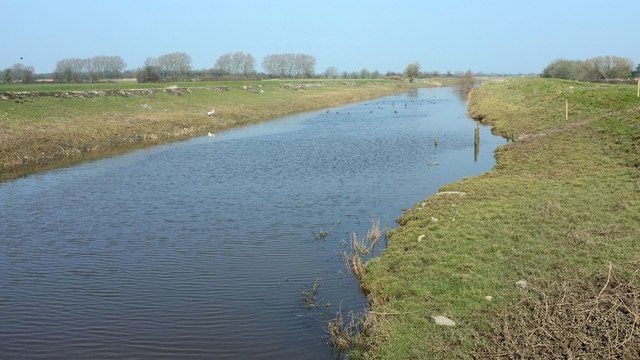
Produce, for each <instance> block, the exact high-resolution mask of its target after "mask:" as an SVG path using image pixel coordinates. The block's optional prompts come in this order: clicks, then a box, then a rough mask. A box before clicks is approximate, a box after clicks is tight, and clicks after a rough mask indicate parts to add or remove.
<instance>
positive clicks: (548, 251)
mask: <svg viewBox="0 0 640 360" xmlns="http://www.w3.org/2000/svg"><path fill="white" fill-rule="evenodd" d="M567 101H568V104H569V119H568V120H566V119H565V110H566V103H567ZM469 114H470V115H471V116H472V117H474V118H476V119H481V120H482V121H483V122H484V123H486V124H490V125H492V126H493V130H494V131H495V132H497V133H499V134H501V135H503V136H506V137H509V138H512V139H513V140H514V141H513V142H511V143H509V144H508V145H505V146H503V147H501V148H499V149H498V150H497V152H496V159H497V165H496V166H495V167H494V169H493V170H492V171H490V172H488V173H486V174H484V175H482V176H479V177H472V178H465V179H463V180H461V181H458V182H456V183H453V184H450V185H447V186H445V187H443V188H442V189H441V191H442V192H443V193H441V194H439V195H435V196H432V197H430V198H428V199H427V200H425V201H424V202H422V203H420V204H418V205H416V206H415V207H413V208H412V209H409V210H407V211H406V212H405V214H404V215H403V216H402V217H401V218H400V219H398V221H399V224H400V227H398V228H397V229H394V230H393V231H391V233H390V234H389V246H388V248H387V249H386V250H385V251H384V252H383V254H382V255H381V256H380V257H379V258H376V259H373V260H371V261H370V262H369V263H368V264H367V265H366V272H365V275H364V278H363V280H362V286H363V289H364V290H365V291H366V292H367V293H368V297H369V302H370V307H371V309H370V310H371V311H370V312H369V315H368V317H367V320H366V323H365V326H364V329H365V331H364V334H363V335H362V336H360V337H359V338H357V339H356V343H357V344H358V345H357V346H356V349H355V350H353V351H352V356H353V357H354V358H381V359H433V358H436V359H437V358H440V359H451V358H496V357H509V356H513V357H522V358H553V357H596V358H611V357H617V358H633V357H634V356H637V354H638V353H639V351H640V345H639V344H640V341H638V338H639V336H640V335H639V332H640V328H639V324H640V317H639V316H640V304H639V303H640V300H639V299H640V295H639V294H640V284H639V280H638V275H637V273H638V271H640V247H639V246H638V245H639V243H638V239H640V99H638V98H637V97H636V91H635V87H633V86H625V85H602V84H591V83H576V82H568V81H561V80H549V79H537V78H518V79H508V80H503V81H499V82H487V83H484V84H483V85H482V86H481V87H480V88H478V89H476V90H474V91H473V92H472V93H471V95H470V98H469ZM436 316H445V317H447V318H449V319H451V320H453V321H454V322H455V324H456V325H455V326H441V325H437V324H436V323H435V321H434V317H436Z"/></svg>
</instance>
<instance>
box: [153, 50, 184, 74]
mask: <svg viewBox="0 0 640 360" xmlns="http://www.w3.org/2000/svg"><path fill="white" fill-rule="evenodd" d="M146 66H153V67H157V68H158V69H159V71H160V76H161V77H162V79H167V78H170V77H176V76H182V75H187V74H188V73H189V71H191V56H189V55H187V54H186V53H184V52H174V53H169V54H164V55H161V56H159V57H158V58H147V60H146V61H145V67H146Z"/></svg>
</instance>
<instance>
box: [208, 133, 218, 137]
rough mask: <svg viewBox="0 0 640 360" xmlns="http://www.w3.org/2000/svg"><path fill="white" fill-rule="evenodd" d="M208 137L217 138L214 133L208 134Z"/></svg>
mask: <svg viewBox="0 0 640 360" xmlns="http://www.w3.org/2000/svg"><path fill="white" fill-rule="evenodd" d="M207 136H208V137H214V136H216V134H214V133H208V134H207Z"/></svg>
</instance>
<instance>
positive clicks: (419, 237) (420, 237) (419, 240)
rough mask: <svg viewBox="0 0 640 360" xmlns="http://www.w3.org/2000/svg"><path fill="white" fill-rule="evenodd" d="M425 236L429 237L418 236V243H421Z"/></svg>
mask: <svg viewBox="0 0 640 360" xmlns="http://www.w3.org/2000/svg"><path fill="white" fill-rule="evenodd" d="M425 236H427V235H425V234H422V235H420V236H418V242H421V241H422V240H423V239H424V238H425Z"/></svg>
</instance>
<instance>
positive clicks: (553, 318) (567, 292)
mask: <svg viewBox="0 0 640 360" xmlns="http://www.w3.org/2000/svg"><path fill="white" fill-rule="evenodd" d="M639 271H640V262H636V263H634V264H633V268H632V269H631V271H620V273H624V274H625V275H621V274H616V272H614V270H613V267H612V266H611V265H610V266H609V269H608V271H607V272H606V273H602V274H600V275H598V276H597V277H596V279H595V281H594V282H593V283H592V284H590V285H577V284H572V283H568V282H565V283H563V284H562V285H560V286H558V287H557V289H555V293H554V294H547V293H545V292H543V291H542V290H539V289H536V288H532V289H531V290H530V292H529V295H532V296H530V297H527V298H526V299H525V300H523V301H522V303H521V304H519V306H517V309H520V311H514V309H509V310H510V311H504V312H503V313H502V314H501V315H500V321H498V322H496V326H495V327H494V329H493V332H492V333H491V334H488V335H487V336H486V337H485V338H484V339H483V340H484V341H483V343H484V344H485V345H484V349H482V350H480V351H478V352H477V353H476V358H492V359H494V358H507V359H540V358H545V359H548V358H554V359H555V358H563V359H586V358H590V359H637V358H640V280H639V279H638V272H639ZM550 291H553V290H550Z"/></svg>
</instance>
